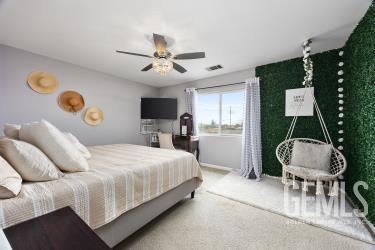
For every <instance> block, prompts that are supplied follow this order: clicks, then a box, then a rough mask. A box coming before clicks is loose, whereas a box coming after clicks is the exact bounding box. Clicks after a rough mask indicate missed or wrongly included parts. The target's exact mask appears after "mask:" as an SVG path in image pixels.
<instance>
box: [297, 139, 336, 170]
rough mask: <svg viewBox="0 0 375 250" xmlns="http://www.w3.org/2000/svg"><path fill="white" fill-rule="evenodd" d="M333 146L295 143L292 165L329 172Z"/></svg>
mask: <svg viewBox="0 0 375 250" xmlns="http://www.w3.org/2000/svg"><path fill="white" fill-rule="evenodd" d="M331 155H332V145H331V144H322V145H321V144H314V143H306V142H301V141H294V145H293V152H292V158H291V161H290V165H294V166H300V167H304V168H310V169H317V170H322V171H325V172H329V166H330V162H331Z"/></svg>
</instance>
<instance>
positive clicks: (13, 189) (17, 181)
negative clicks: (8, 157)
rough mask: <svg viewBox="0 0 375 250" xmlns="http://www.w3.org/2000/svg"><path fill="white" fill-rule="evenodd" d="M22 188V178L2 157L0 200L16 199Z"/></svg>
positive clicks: (0, 164)
mask: <svg viewBox="0 0 375 250" xmlns="http://www.w3.org/2000/svg"><path fill="white" fill-rule="evenodd" d="M21 187H22V178H21V176H20V175H19V174H18V173H17V172H16V171H15V170H14V169H13V168H12V166H11V165H9V163H8V162H6V161H5V160H4V159H3V158H1V157H0V199H7V198H12V197H15V196H17V195H18V194H19V192H20V191H21Z"/></svg>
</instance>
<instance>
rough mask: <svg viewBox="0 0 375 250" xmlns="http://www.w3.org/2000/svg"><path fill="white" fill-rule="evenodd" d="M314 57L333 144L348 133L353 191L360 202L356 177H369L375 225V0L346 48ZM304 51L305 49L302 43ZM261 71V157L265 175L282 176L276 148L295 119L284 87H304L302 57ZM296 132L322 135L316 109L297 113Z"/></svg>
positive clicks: (349, 186)
mask: <svg viewBox="0 0 375 250" xmlns="http://www.w3.org/2000/svg"><path fill="white" fill-rule="evenodd" d="M343 50H344V57H343V58H342V57H339V56H338V52H339V50H332V51H327V52H324V53H320V54H315V55H313V56H312V60H313V63H314V79H313V85H314V87H315V97H316V99H317V101H318V104H319V107H320V109H321V111H322V114H323V117H324V119H325V122H326V124H327V127H328V130H329V131H330V134H331V137H332V140H333V143H334V144H335V146H336V147H337V146H339V145H340V144H342V143H339V142H338V141H337V139H338V138H339V137H343V138H344V142H343V146H344V150H343V153H344V155H345V157H346V159H347V161H348V168H347V171H346V173H345V174H344V178H345V181H346V188H347V193H348V195H349V196H350V197H351V198H352V200H353V201H354V202H355V203H357V205H358V206H361V203H360V202H359V201H358V200H357V198H356V196H355V195H354V193H353V185H354V184H355V183H356V182H357V181H365V182H367V184H368V186H369V188H368V190H363V189H360V193H361V195H363V197H364V198H365V200H366V201H367V202H368V205H369V214H368V216H367V217H368V219H369V220H370V221H371V222H372V223H374V224H375V11H374V3H373V4H372V5H371V6H370V8H369V10H368V11H367V13H366V15H365V16H364V17H363V19H362V20H361V22H360V23H359V24H358V26H357V27H356V29H355V30H354V31H353V33H352V34H351V36H350V37H349V39H348V41H347V43H346V44H345V46H344V48H343ZM301 51H302V48H301ZM343 60H344V63H345V64H344V67H343V70H344V77H343V78H344V83H342V84H340V87H344V92H343V94H344V105H343V106H344V112H343V113H344V118H343V119H339V118H338V113H339V111H338V106H339V105H338V100H339V99H338V91H337V89H338V87H339V84H338V82H337V80H338V75H337V71H338V70H339V68H338V62H340V61H343ZM256 75H257V76H258V77H260V81H261V84H260V86H261V112H262V114H261V127H262V158H263V172H264V173H265V174H269V175H273V176H280V175H281V166H280V164H279V162H278V161H277V159H276V156H275V149H276V147H277V145H278V144H279V143H280V142H281V141H283V140H284V138H285V135H286V133H287V131H288V128H289V125H290V123H291V121H292V118H291V117H285V116H284V113H285V90H286V89H290V88H299V87H302V85H301V83H302V81H303V77H304V71H303V65H302V58H296V59H292V60H287V61H283V62H278V63H273V64H268V65H263V66H259V67H257V68H256ZM339 120H343V121H344V125H343V129H344V135H343V136H338V130H339V129H342V128H340V127H339V126H338V125H337V122H338V121H339ZM294 137H310V138H316V139H320V140H322V133H321V129H320V125H319V122H318V120H317V116H316V114H315V115H314V117H300V118H298V122H297V126H296V129H295V134H294Z"/></svg>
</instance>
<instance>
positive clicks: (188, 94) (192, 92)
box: [185, 88, 198, 135]
mask: <svg viewBox="0 0 375 250" xmlns="http://www.w3.org/2000/svg"><path fill="white" fill-rule="evenodd" d="M197 96H198V94H197V90H196V89H195V88H187V89H185V98H186V112H187V113H189V114H191V115H192V116H193V135H198V127H197V112H196V106H197Z"/></svg>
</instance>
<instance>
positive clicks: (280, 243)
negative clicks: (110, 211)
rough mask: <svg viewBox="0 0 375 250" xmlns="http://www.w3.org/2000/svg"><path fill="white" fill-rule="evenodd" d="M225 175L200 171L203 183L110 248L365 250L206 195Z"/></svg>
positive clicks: (348, 241)
mask: <svg viewBox="0 0 375 250" xmlns="http://www.w3.org/2000/svg"><path fill="white" fill-rule="evenodd" d="M226 174H227V172H224V171H213V170H210V169H206V168H204V169H203V175H204V184H203V186H202V188H200V190H199V192H198V193H197V194H196V197H195V198H194V199H193V200H191V199H188V198H187V199H185V200H184V201H182V202H180V203H178V204H177V205H176V206H174V207H172V208H171V209H169V210H168V211H167V212H165V213H164V214H162V215H161V216H159V217H158V218H157V219H156V220H154V221H153V222H151V223H149V224H148V225H146V226H145V227H144V228H142V229H141V230H139V231H138V232H136V233H135V234H133V235H132V236H131V237H129V238H128V239H127V240H125V241H124V242H122V243H121V244H120V245H118V246H117V247H116V249H142V250H143V249H165V250H168V249H180V250H181V249H304V250H307V249H369V248H370V247H371V245H370V244H367V243H364V242H361V241H358V240H354V239H352V238H349V237H345V236H342V235H339V234H336V233H332V232H329V231H326V230H323V229H320V228H317V227H314V226H311V225H307V224H301V223H297V224H295V223H293V222H294V221H293V220H290V219H287V218H285V217H283V216H280V215H277V214H274V213H271V212H267V211H264V210H261V209H258V208H255V207H252V206H249V205H245V204H243V203H240V202H235V201H232V200H229V199H227V198H224V197H221V196H217V195H214V194H210V193H208V192H206V190H207V188H209V187H210V186H212V185H213V184H214V183H216V182H217V181H218V180H220V179H221V178H223V177H224V176H225V175H226Z"/></svg>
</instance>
